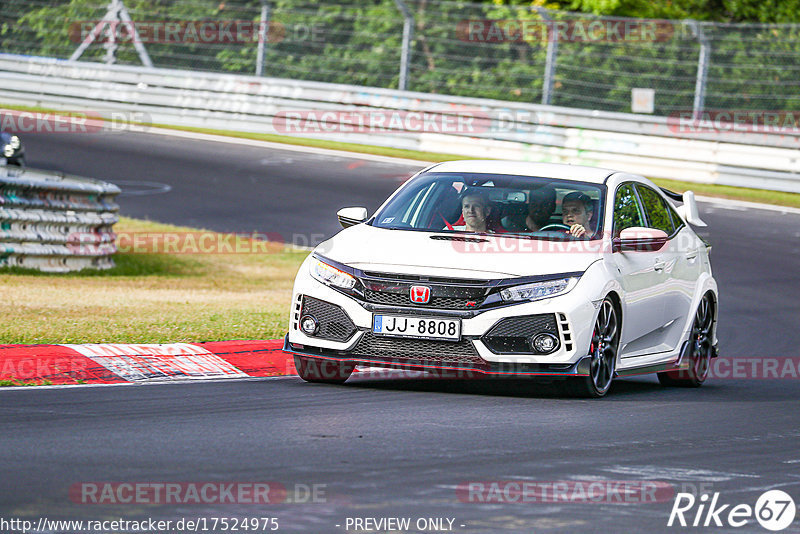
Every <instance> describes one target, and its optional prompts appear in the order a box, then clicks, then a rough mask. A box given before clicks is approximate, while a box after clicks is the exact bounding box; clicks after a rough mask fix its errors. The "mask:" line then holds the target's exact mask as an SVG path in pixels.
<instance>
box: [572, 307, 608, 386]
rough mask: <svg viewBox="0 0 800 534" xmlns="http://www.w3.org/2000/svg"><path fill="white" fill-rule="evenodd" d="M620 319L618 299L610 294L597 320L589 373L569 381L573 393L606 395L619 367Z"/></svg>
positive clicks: (590, 351)
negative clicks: (615, 300) (614, 298)
mask: <svg viewBox="0 0 800 534" xmlns="http://www.w3.org/2000/svg"><path fill="white" fill-rule="evenodd" d="M619 333H620V320H619V314H618V313H617V309H616V308H615V307H614V303H613V302H612V301H611V299H609V298H608V297H606V298H605V299H603V303H602V304H601V305H600V312H599V313H598V314H597V320H596V321H595V323H594V330H593V331H592V342H591V344H590V345H589V355H590V356H591V357H592V360H591V365H590V366H589V376H586V377H580V378H573V379H570V380H569V381H568V382H567V385H568V386H567V387H568V388H569V391H570V393H572V394H574V395H576V396H579V397H591V398H598V397H603V396H604V395H605V394H606V393H608V390H609V388H611V382H612V381H613V380H614V373H615V372H616V368H617V352H618V350H619Z"/></svg>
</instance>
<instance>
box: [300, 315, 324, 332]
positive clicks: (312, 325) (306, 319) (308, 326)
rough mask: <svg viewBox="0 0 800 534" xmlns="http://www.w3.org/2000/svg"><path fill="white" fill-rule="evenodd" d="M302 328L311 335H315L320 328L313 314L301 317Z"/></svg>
mask: <svg viewBox="0 0 800 534" xmlns="http://www.w3.org/2000/svg"><path fill="white" fill-rule="evenodd" d="M300 329H301V330H302V331H303V332H305V333H306V334H308V335H309V336H313V335H314V334H316V333H317V330H319V323H318V322H317V320H316V319H314V317H313V316H312V315H304V316H302V317H301V318H300Z"/></svg>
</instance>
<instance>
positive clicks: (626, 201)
mask: <svg viewBox="0 0 800 534" xmlns="http://www.w3.org/2000/svg"><path fill="white" fill-rule="evenodd" d="M633 226H644V222H643V219H642V208H641V206H640V205H639V199H638V198H637V197H636V193H635V192H634V189H633V184H623V185H621V186H620V187H619V189H617V196H616V197H615V198H614V237H619V233H620V232H622V231H623V230H624V229H626V228H631V227H633Z"/></svg>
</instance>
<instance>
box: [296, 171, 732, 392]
mask: <svg viewBox="0 0 800 534" xmlns="http://www.w3.org/2000/svg"><path fill="white" fill-rule="evenodd" d="M673 201H675V202H678V203H679V204H680V206H678V207H676V205H673ZM338 216H339V221H340V222H341V223H342V226H344V227H345V229H344V230H343V231H341V232H340V233H338V234H337V235H336V236H334V237H333V238H331V239H329V240H328V241H326V242H324V243H322V244H320V245H319V246H318V247H317V248H316V249H315V250H314V251H313V252H312V253H311V254H310V255H309V257H308V258H307V259H306V261H305V262H304V263H303V265H302V266H301V267H300V271H299V273H298V275H297V278H296V281H295V285H294V292H293V302H292V307H291V311H290V330H289V333H288V335H287V336H286V341H285V345H284V350H286V351H287V352H290V353H293V354H294V356H295V365H296V367H297V371H298V374H299V375H300V376H301V377H302V378H303V379H305V380H307V381H310V382H328V383H341V382H344V381H345V380H347V378H348V377H349V376H350V374H351V373H352V372H353V370H354V369H355V367H356V366H358V365H363V366H370V367H392V368H401V369H414V370H423V371H441V370H448V371H453V370H456V371H458V372H459V373H461V372H463V375H462V376H475V375H476V374H485V375H494V376H534V377H549V378H551V379H552V378H556V379H564V384H565V387H566V388H567V389H568V390H570V391H571V392H572V393H575V394H579V395H582V396H589V397H602V396H603V395H605V394H606V393H607V392H608V390H609V387H610V386H611V382H612V380H613V379H614V378H615V377H621V376H629V375H635V374H643V373H658V378H659V380H660V381H661V383H662V384H665V385H681V386H694V387H697V386H699V385H701V384H702V383H703V381H704V380H705V379H706V377H707V375H708V370H709V366H710V359H711V358H713V357H715V356H716V355H717V340H716V325H717V309H718V305H717V304H718V295H717V284H716V282H715V281H714V278H713V276H712V274H711V264H710V262H709V249H710V246H709V245H708V244H707V243H706V242H705V241H704V240H703V239H701V238H700V237H699V236H698V235H697V234H696V233H695V232H694V231H693V230H692V228H691V227H690V226H689V225H690V224H692V225H695V226H705V224H704V223H703V222H702V221H701V220H700V218H699V216H698V212H697V206H696V204H695V201H694V195H693V194H692V193H691V192H687V193H684V194H683V195H679V194H676V193H672V192H669V191H665V190H662V189H659V188H658V187H657V186H656V185H654V184H653V183H652V182H651V181H649V180H647V179H646V178H643V177H641V176H636V175H632V174H627V173H624V172H617V171H613V170H607V169H599V168H593V167H580V166H573V165H558V164H539V163H524V162H512V161H483V160H471V161H454V162H447V163H440V164H436V165H433V166H431V167H428V168H427V169H425V170H423V171H421V172H419V173H418V174H416V175H415V176H414V177H413V178H411V179H410V180H408V181H407V182H406V183H405V184H403V185H402V186H401V187H400V188H399V189H398V190H397V191H396V192H395V193H394V194H392V196H391V197H389V199H388V200H387V201H386V202H384V204H383V205H382V206H381V207H380V208H379V209H378V211H377V212H376V213H375V214H374V215H372V216H371V217H370V216H368V213H367V210H366V209H365V208H344V209H342V210H340V211H339V213H338Z"/></svg>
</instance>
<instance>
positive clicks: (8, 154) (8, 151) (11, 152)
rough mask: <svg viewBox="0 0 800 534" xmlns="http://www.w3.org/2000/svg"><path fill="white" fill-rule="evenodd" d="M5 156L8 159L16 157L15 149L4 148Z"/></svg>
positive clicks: (10, 147) (11, 147)
mask: <svg viewBox="0 0 800 534" xmlns="http://www.w3.org/2000/svg"><path fill="white" fill-rule="evenodd" d="M3 155H4V156H5V157H7V158H10V157H11V156H13V155H14V147H13V146H11V145H6V146H5V147H3Z"/></svg>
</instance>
